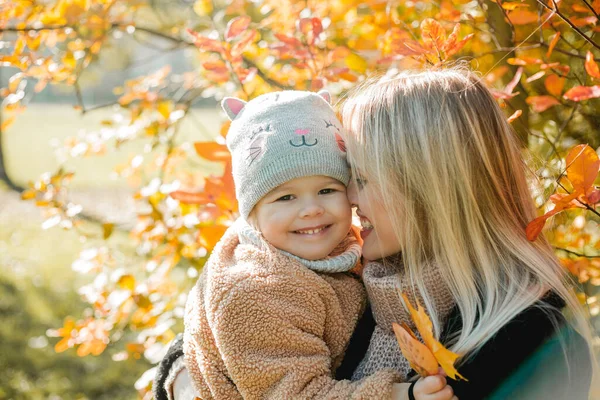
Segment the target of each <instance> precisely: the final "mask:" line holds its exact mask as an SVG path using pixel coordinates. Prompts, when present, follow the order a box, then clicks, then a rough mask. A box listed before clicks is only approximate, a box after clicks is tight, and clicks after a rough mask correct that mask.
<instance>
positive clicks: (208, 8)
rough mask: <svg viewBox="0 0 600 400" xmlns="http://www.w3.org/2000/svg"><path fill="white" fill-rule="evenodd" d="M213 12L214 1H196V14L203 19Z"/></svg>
mask: <svg viewBox="0 0 600 400" xmlns="http://www.w3.org/2000/svg"><path fill="white" fill-rule="evenodd" d="M212 11H213V6H212V0H196V2H195V3H194V12H195V13H196V14H198V16H200V17H203V16H205V15H209V14H210V13H211V12H212Z"/></svg>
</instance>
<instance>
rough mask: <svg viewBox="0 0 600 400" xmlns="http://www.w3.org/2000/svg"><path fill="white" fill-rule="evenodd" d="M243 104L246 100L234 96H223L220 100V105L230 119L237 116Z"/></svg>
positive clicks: (244, 104)
mask: <svg viewBox="0 0 600 400" xmlns="http://www.w3.org/2000/svg"><path fill="white" fill-rule="evenodd" d="M245 106H246V102H245V101H244V100H241V99H238V98H235V97H225V98H224V99H223V101H221V107H222V108H223V111H225V114H227V117H229V119H230V120H231V121H233V120H234V119H235V118H236V117H237V116H238V114H239V113H240V112H241V111H242V110H243V109H244V107H245Z"/></svg>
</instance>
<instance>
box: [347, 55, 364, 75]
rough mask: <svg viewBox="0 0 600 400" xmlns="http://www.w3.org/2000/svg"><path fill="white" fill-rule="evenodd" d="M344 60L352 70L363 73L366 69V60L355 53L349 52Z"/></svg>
mask: <svg viewBox="0 0 600 400" xmlns="http://www.w3.org/2000/svg"><path fill="white" fill-rule="evenodd" d="M344 62H345V63H346V65H347V66H348V68H350V69H351V70H353V71H356V72H358V73H359V74H364V73H365V71H366V70H367V61H366V60H365V59H364V58H362V57H361V56H359V55H358V54H356V53H350V54H348V56H347V57H346V58H345V59H344Z"/></svg>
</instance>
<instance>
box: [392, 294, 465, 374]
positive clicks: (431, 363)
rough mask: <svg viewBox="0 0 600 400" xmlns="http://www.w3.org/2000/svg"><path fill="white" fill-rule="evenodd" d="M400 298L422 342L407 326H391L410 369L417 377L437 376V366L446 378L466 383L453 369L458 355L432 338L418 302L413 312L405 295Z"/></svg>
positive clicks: (427, 322)
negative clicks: (417, 374)
mask: <svg viewBox="0 0 600 400" xmlns="http://www.w3.org/2000/svg"><path fill="white" fill-rule="evenodd" d="M402 298H403V299H404V303H405V304H406V306H407V307H408V310H409V312H410V316H411V318H412V320H413V322H414V323H415V326H416V327H417V330H418V331H419V334H420V335H421V337H422V338H423V342H424V344H423V343H421V342H419V341H418V340H417V338H416V336H415V334H414V333H413V332H412V331H411V330H410V328H409V327H408V326H406V325H404V326H400V325H398V324H396V323H394V324H392V327H393V329H394V333H395V335H396V339H397V340H398V344H399V345H400V350H401V351H402V354H403V355H404V357H406V359H407V360H408V362H409V363H410V365H411V367H412V368H413V369H414V370H415V371H417V373H419V375H421V376H428V375H435V374H437V372H438V364H439V366H440V367H442V369H443V370H444V372H445V373H446V375H448V377H450V378H452V379H454V380H458V379H463V380H465V381H466V380H467V379H466V378H465V377H464V376H462V375H461V374H459V373H458V371H457V370H456V368H454V363H455V362H456V359H457V358H458V357H459V355H458V354H456V353H453V352H452V351H450V350H448V349H447V348H445V347H444V345H443V344H441V343H440V342H439V341H438V340H437V339H436V338H435V337H434V335H433V324H432V323H431V320H430V319H429V316H428V315H427V313H426V312H425V309H424V308H423V307H421V304H419V301H418V300H417V309H416V310H415V309H414V307H413V306H412V304H411V303H410V301H408V298H407V297H406V295H405V294H402Z"/></svg>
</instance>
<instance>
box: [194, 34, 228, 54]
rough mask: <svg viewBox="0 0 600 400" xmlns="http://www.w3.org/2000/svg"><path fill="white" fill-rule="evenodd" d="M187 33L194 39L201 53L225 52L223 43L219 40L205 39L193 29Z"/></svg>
mask: <svg viewBox="0 0 600 400" xmlns="http://www.w3.org/2000/svg"><path fill="white" fill-rule="evenodd" d="M187 32H188V33H189V34H190V35H192V36H193V37H194V44H195V45H196V47H198V49H200V50H201V51H215V52H219V53H220V52H222V51H223V46H221V42H219V41H218V40H214V39H209V38H207V37H204V36H202V35H200V34H199V33H197V32H194V31H193V30H191V29H188V30H187Z"/></svg>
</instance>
